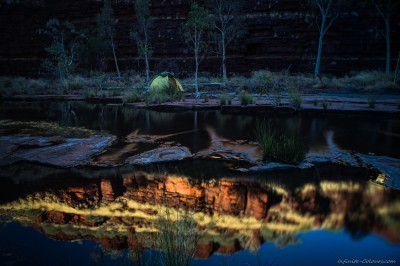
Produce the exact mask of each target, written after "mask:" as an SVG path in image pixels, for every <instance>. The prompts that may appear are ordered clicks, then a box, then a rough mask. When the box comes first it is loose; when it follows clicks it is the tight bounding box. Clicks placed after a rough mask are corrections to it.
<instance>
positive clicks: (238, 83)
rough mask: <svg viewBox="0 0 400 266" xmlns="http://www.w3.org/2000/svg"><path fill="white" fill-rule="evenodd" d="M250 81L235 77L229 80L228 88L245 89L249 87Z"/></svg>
mask: <svg viewBox="0 0 400 266" xmlns="http://www.w3.org/2000/svg"><path fill="white" fill-rule="evenodd" d="M248 83H249V79H247V78H245V77H242V76H234V77H232V78H230V79H229V81H228V84H227V86H229V87H238V88H240V89H243V88H245V87H248V86H249V84H248Z"/></svg>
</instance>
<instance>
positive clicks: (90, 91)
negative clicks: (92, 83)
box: [85, 90, 96, 98]
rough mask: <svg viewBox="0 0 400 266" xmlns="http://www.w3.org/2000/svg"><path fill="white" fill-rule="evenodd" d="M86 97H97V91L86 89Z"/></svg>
mask: <svg viewBox="0 0 400 266" xmlns="http://www.w3.org/2000/svg"><path fill="white" fill-rule="evenodd" d="M85 97H86V98H93V97H96V92H94V91H93V90H86V91H85Z"/></svg>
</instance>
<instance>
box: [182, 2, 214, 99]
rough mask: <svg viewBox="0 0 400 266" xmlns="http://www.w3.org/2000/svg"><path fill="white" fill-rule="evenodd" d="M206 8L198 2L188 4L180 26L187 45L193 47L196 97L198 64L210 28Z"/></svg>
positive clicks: (197, 94) (198, 95)
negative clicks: (185, 19)
mask: <svg viewBox="0 0 400 266" xmlns="http://www.w3.org/2000/svg"><path fill="white" fill-rule="evenodd" d="M208 15H209V13H208V10H207V9H205V8H204V7H202V6H200V5H199V4H198V3H196V2H193V3H192V4H191V5H190V10H189V14H188V18H187V21H186V22H185V23H184V25H183V26H182V33H183V37H184V40H185V42H186V43H187V45H188V46H189V47H190V48H191V49H193V53H194V61H195V76H194V80H195V92H196V97H200V93H199V82H198V74H199V65H200V61H201V55H202V53H203V52H204V50H205V48H206V45H205V39H206V35H207V31H208V30H209V29H210V23H209V21H208Z"/></svg>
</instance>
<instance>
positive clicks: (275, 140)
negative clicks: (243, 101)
mask: <svg viewBox="0 0 400 266" xmlns="http://www.w3.org/2000/svg"><path fill="white" fill-rule="evenodd" d="M255 135H256V138H257V141H258V144H259V145H260V148H261V150H262V152H263V157H264V159H272V160H278V161H283V162H288V163H299V162H301V161H303V160H304V158H305V155H306V151H305V147H304V144H303V143H302V142H301V141H300V139H299V138H297V137H295V136H290V135H288V134H286V133H284V132H279V131H278V130H277V129H276V128H275V127H274V126H272V125H271V124H270V125H268V126H267V125H266V123H265V121H263V122H261V123H258V124H257V125H256V129H255Z"/></svg>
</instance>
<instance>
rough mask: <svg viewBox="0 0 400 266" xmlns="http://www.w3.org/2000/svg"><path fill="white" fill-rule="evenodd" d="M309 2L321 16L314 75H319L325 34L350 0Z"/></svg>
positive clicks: (318, 24) (317, 22)
mask: <svg viewBox="0 0 400 266" xmlns="http://www.w3.org/2000/svg"><path fill="white" fill-rule="evenodd" d="M308 2H309V4H310V5H311V6H312V7H313V8H315V9H317V10H318V11H319V13H320V16H319V17H317V18H316V24H317V26H318V32H319V37H318V49H317V57H316V62H315V69H314V76H315V77H319V75H320V66H321V55H322V47H323V42H324V36H325V34H326V33H327V31H328V30H329V29H330V28H331V26H332V24H333V22H335V20H336V19H337V18H338V17H339V16H340V15H341V13H342V11H343V9H344V7H345V6H346V5H348V4H349V3H350V0H308Z"/></svg>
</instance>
